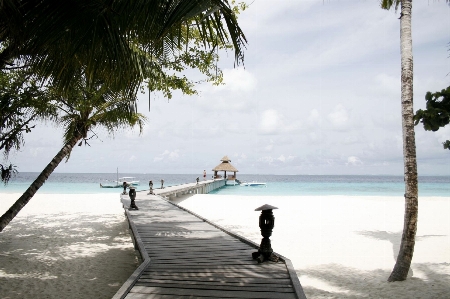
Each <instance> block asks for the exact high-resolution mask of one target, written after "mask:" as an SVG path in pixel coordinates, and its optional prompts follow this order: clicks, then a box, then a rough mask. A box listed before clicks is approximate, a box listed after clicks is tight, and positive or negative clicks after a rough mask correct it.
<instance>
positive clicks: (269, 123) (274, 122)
mask: <svg viewBox="0 0 450 299" xmlns="http://www.w3.org/2000/svg"><path fill="white" fill-rule="evenodd" d="M300 127H301V122H300V121H299V120H296V121H293V122H289V121H288V120H287V119H286V118H285V117H284V115H283V114H282V113H280V112H279V111H278V110H275V109H267V110H264V111H263V112H262V113H261V116H260V121H259V132H260V133H261V134H267V135H270V134H283V133H292V132H295V131H297V130H298V129H299V128H300Z"/></svg>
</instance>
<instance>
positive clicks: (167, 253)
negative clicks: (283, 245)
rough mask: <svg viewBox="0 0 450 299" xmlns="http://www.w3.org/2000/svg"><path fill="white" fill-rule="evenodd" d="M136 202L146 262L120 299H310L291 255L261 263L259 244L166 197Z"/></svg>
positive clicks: (137, 233) (135, 229) (135, 222)
mask: <svg viewBox="0 0 450 299" xmlns="http://www.w3.org/2000/svg"><path fill="white" fill-rule="evenodd" d="M121 200H122V202H123V204H124V207H125V208H127V207H128V206H129V202H130V201H129V199H128V196H123V198H122V199H121ZM136 205H137V206H138V207H139V210H138V211H135V210H132V211H129V210H128V209H126V210H125V211H126V214H127V217H128V220H129V223H130V228H131V230H132V233H133V241H134V243H135V246H136V248H137V249H138V250H139V251H140V253H141V256H142V258H143V263H142V264H141V266H140V267H139V268H138V269H137V270H136V271H135V272H134V273H133V275H132V276H131V277H130V278H129V279H128V280H127V282H126V283H125V284H124V285H123V286H122V287H121V289H120V290H119V291H118V292H117V294H116V295H115V296H114V297H113V298H114V299H119V298H127V299H137V298H160V299H164V298H170V299H172V298H261V299H263V298H266V299H275V298H286V299H289V298H292V299H295V298H297V299H300V298H301V299H304V298H306V297H305V295H304V293H303V290H302V287H301V285H300V282H299V280H298V277H297V275H296V273H295V271H294V270H293V268H292V264H291V262H290V261H289V260H288V259H286V258H284V257H282V259H281V261H279V262H278V263H273V262H266V263H263V264H258V263H257V262H256V261H254V260H253V259H252V257H251V253H252V252H254V251H256V250H257V247H258V245H257V244H255V243H253V242H251V241H249V240H246V239H245V238H243V237H240V236H237V235H234V234H232V233H229V232H226V231H225V230H224V229H222V228H220V227H218V226H217V225H214V224H212V223H210V222H209V221H208V220H206V219H203V218H201V217H200V216H198V215H195V214H193V213H190V212H188V211H186V210H184V209H182V208H181V207H178V206H177V205H175V204H173V203H171V202H169V201H167V200H165V199H163V198H161V197H160V196H157V195H147V192H137V197H136ZM256 225H257V224H255V229H258V230H259V228H258V227H256Z"/></svg>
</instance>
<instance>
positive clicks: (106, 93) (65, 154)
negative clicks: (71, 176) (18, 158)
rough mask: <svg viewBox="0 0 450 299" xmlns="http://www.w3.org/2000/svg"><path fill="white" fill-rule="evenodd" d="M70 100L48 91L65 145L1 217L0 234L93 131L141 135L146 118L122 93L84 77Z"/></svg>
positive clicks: (79, 78)
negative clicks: (135, 130)
mask: <svg viewBox="0 0 450 299" xmlns="http://www.w3.org/2000/svg"><path fill="white" fill-rule="evenodd" d="M69 87H70V89H71V93H70V96H68V97H63V96H61V95H60V94H59V91H58V90H57V89H55V88H51V87H50V88H49V90H48V94H49V95H50V98H51V99H52V100H51V101H50V103H49V105H52V106H53V107H54V109H55V111H57V115H56V119H55V121H56V123H57V124H58V126H60V127H62V128H63V129H64V145H63V147H62V148H61V150H60V151H59V152H58V153H57V154H56V156H55V157H54V158H53V159H52V161H51V162H50V163H49V164H48V165H47V166H46V167H45V168H44V170H43V171H42V172H41V173H40V174H39V175H38V177H37V178H36V179H35V180H34V182H33V183H32V184H31V185H30V187H28V189H27V190H26V191H25V192H24V193H23V195H22V196H21V197H20V198H19V199H18V200H17V201H16V202H15V203H14V204H13V205H12V206H11V207H10V209H9V210H8V211H6V213H4V214H3V215H2V216H1V217H0V232H1V231H2V230H3V229H4V228H5V227H6V226H7V225H8V223H9V222H11V220H12V219H13V218H14V217H15V216H16V215H17V214H18V213H19V212H20V210H21V209H22V208H23V207H24V206H25V205H26V204H27V203H28V202H29V200H30V199H31V198H32V197H33V196H34V194H36V192H37V191H38V190H39V188H40V187H41V186H42V185H43V184H44V182H45V181H46V180H47V178H48V177H49V176H50V174H51V173H52V172H53V171H54V170H55V168H56V167H57V166H58V165H59V164H60V163H61V161H62V160H63V159H64V158H66V159H67V160H68V159H69V157H70V154H71V152H72V149H73V147H74V146H75V145H76V144H77V143H78V144H79V145H80V146H81V145H82V144H83V143H84V144H88V140H89V139H90V138H92V137H93V136H96V134H95V132H94V131H93V130H94V129H95V128H98V127H101V128H105V129H106V130H107V131H108V132H109V133H110V134H111V135H114V132H116V130H118V129H121V128H130V127H134V126H138V128H139V131H140V132H141V131H142V128H143V124H144V121H145V117H144V116H143V115H142V114H139V113H137V112H136V110H135V109H134V106H133V103H134V99H129V98H127V94H126V93H123V92H114V91H111V90H110V89H108V88H107V86H106V85H104V84H102V83H101V82H99V81H96V82H90V81H89V79H88V78H87V77H86V75H85V74H84V73H81V74H79V75H78V76H77V77H75V78H73V80H72V82H71V85H70V86H69Z"/></svg>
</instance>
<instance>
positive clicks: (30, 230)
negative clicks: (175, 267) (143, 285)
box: [0, 193, 140, 299]
mask: <svg viewBox="0 0 450 299" xmlns="http://www.w3.org/2000/svg"><path fill="white" fill-rule="evenodd" d="M20 195H21V194H4V193H0V198H1V200H0V211H1V212H2V213H3V212H4V211H6V210H7V209H8V208H9V207H10V206H11V204H12V203H13V202H14V201H15V200H16V199H17V198H19V197H20ZM139 264H140V262H139V261H138V258H137V254H136V252H135V250H134V248H133V244H132V241H131V238H130V235H129V233H128V224H127V222H126V219H125V216H124V212H123V209H122V205H121V203H120V202H119V195H118V194H37V195H35V196H34V198H32V199H31V200H30V202H29V203H28V204H27V205H26V206H25V207H24V208H23V209H22V211H21V212H20V213H19V214H18V215H17V216H16V218H15V219H13V221H12V222H11V223H10V224H9V225H8V226H7V227H6V228H5V230H4V231H3V232H2V233H0V298H2V299H19V298H20V299H22V298H23V299H27V298H34V299H41V298H70V299H72V298H73V299H79V298H92V299H94V298H99V299H100V298H111V297H112V296H114V294H115V293H116V292H117V290H118V289H119V288H120V287H121V286H122V284H123V283H124V282H125V281H126V280H127V279H128V277H129V276H130V275H131V274H132V273H133V271H134V270H135V269H136V268H137V267H138V265H139Z"/></svg>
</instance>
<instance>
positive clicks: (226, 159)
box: [220, 156, 231, 162]
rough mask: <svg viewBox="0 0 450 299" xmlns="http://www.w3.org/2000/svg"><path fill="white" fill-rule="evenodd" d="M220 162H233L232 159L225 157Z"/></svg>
mask: <svg viewBox="0 0 450 299" xmlns="http://www.w3.org/2000/svg"><path fill="white" fill-rule="evenodd" d="M220 161H223V162H231V160H230V158H228V156H223V158H222V159H220Z"/></svg>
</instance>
